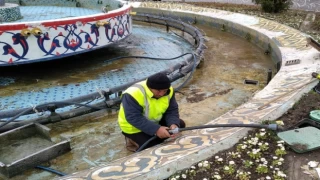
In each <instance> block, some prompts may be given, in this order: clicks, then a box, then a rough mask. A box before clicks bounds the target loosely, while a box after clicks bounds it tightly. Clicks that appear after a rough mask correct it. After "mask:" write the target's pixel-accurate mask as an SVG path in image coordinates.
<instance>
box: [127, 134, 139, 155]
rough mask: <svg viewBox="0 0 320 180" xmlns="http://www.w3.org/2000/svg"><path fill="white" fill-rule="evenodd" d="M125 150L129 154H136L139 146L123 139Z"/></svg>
mask: <svg viewBox="0 0 320 180" xmlns="http://www.w3.org/2000/svg"><path fill="white" fill-rule="evenodd" d="M125 140H126V148H127V149H128V150H129V151H131V152H136V151H137V150H138V149H139V145H138V144H137V143H136V142H134V141H133V140H132V139H130V138H128V137H125Z"/></svg>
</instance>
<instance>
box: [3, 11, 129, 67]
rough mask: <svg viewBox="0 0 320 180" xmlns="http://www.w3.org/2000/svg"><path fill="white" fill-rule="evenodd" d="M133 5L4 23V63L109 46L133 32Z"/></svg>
mask: <svg viewBox="0 0 320 180" xmlns="http://www.w3.org/2000/svg"><path fill="white" fill-rule="evenodd" d="M130 10H131V7H130V6H128V5H126V6H123V7H122V8H120V9H117V10H114V11H110V12H109V13H106V14H104V13H99V14H95V15H91V16H86V17H76V18H69V19H55V20H48V21H33V22H25V23H10V24H1V25H0V48H1V49H3V51H4V52H3V54H2V56H1V57H0V66H12V65H17V64H25V63H33V62H38V61H47V60H52V59H57V58H62V57H66V56H71V55H75V54H79V53H83V52H88V51H91V50H94V49H97V48H101V47H105V46H107V45H110V44H112V43H115V42H117V41H120V40H121V39H124V38H126V37H127V36H129V35H130V34H131V33H132V20H131V15H130V14H129V12H130Z"/></svg>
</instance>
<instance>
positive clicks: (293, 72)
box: [62, 3, 319, 179]
mask: <svg viewBox="0 0 320 180" xmlns="http://www.w3.org/2000/svg"><path fill="white" fill-rule="evenodd" d="M133 6H134V7H135V9H134V10H133V11H137V12H138V13H153V14H157V13H159V14H161V13H163V14H165V15H169V16H172V17H175V18H177V17H180V18H181V19H183V20H188V21H190V22H192V20H195V21H196V22H197V23H207V24H208V25H210V26H212V27H214V28H225V29H224V30H226V31H227V32H229V33H234V34H236V35H238V36H241V37H244V38H246V39H247V40H250V41H251V42H252V43H255V44H257V45H258V46H259V47H261V48H263V49H266V51H267V50H270V53H271V55H272V58H273V61H274V62H275V64H277V67H278V69H279V71H278V72H277V74H276V75H275V76H274V78H273V79H272V81H271V82H270V83H269V84H268V86H266V87H265V88H264V89H263V90H261V91H260V92H258V93H257V94H255V95H254V97H252V99H250V100H249V101H248V102H246V103H245V104H243V105H241V106H239V107H237V108H236V109H234V110H232V111H229V112H227V113H226V114H224V115H222V116H220V117H218V118H216V119H214V120H212V121H211V122H209V124H218V123H221V124H222V123H234V124H235V123H252V122H261V121H262V120H273V119H276V118H278V117H280V116H281V115H282V114H283V113H284V112H286V111H287V110H288V109H289V108H290V107H291V106H292V105H293V104H294V103H295V102H296V101H297V100H298V99H299V98H300V97H301V96H302V95H303V94H304V93H306V92H308V91H309V90H310V89H311V88H312V87H313V86H314V85H315V84H316V83H317V81H312V82H310V81H311V72H314V71H316V70H317V68H318V67H319V62H318V61H317V58H318V57H319V52H318V51H317V50H315V49H314V48H312V47H306V44H307V41H306V36H305V35H304V34H303V33H301V32H299V31H297V30H295V29H292V28H290V27H287V26H285V25H282V24H278V23H276V22H273V21H269V20H266V19H262V18H258V17H253V16H248V15H243V14H238V13H231V12H226V11H220V10H214V9H206V8H197V7H194V6H191V5H190V6H189V5H181V4H176V5H174V4H169V3H134V4H133ZM295 59H300V64H293V65H289V66H285V65H286V63H287V61H292V60H295ZM280 65H281V68H280ZM309 82H310V83H309ZM306 83H309V84H306ZM270 102H271V103H270ZM268 103H270V104H269V105H267V106H266V107H265V108H264V109H262V110H258V108H259V107H262V106H263V105H266V104H268ZM248 130H249V129H243V128H223V129H222V128H220V129H204V130H194V131H189V132H185V133H184V134H183V136H181V137H180V138H178V139H176V140H175V141H174V142H168V143H166V144H162V145H159V146H156V147H153V148H149V149H147V150H144V151H142V152H140V153H135V154H133V155H131V156H128V157H125V158H122V159H119V160H116V161H114V162H111V163H110V164H107V165H105V166H100V167H96V168H92V169H89V170H85V171H81V172H77V173H74V174H73V175H70V176H66V177H63V178H62V179H142V178H144V179H163V178H166V177H168V176H170V175H171V174H173V173H174V172H176V171H177V170H182V169H184V168H187V167H189V166H190V165H192V164H194V163H196V162H198V161H201V160H203V159H206V158H208V157H210V156H212V155H214V154H215V153H217V152H218V151H219V150H223V149H227V148H229V147H231V146H232V145H234V144H235V143H236V142H237V141H238V140H239V139H240V138H242V137H243V136H245V134H246V133H247V131H248Z"/></svg>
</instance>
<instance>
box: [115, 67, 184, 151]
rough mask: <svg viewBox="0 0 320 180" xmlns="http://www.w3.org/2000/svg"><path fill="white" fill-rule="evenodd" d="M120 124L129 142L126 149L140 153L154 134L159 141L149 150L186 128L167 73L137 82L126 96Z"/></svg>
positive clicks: (154, 142) (119, 120)
mask: <svg viewBox="0 0 320 180" xmlns="http://www.w3.org/2000/svg"><path fill="white" fill-rule="evenodd" d="M121 101H122V102H121V105H120V111H119V115H118V123H119V126H120V128H121V130H122V134H123V135H124V136H125V139H126V147H127V149H128V150H130V151H136V150H137V149H138V148H139V147H141V146H142V145H143V144H144V143H145V142H146V141H148V140H149V139H150V138H151V137H153V136H154V135H156V136H157V138H156V139H155V140H153V141H151V142H150V143H149V144H148V145H147V146H146V147H145V148H149V147H151V146H154V145H156V144H160V143H162V142H163V141H164V140H165V139H167V138H169V137H174V135H170V134H169V132H168V130H169V129H174V128H177V127H180V128H184V127H185V126H186V125H185V123H184V121H183V120H181V119H180V118H179V108H178V104H177V102H176V99H175V97H174V92H173V88H172V86H171V83H170V80H169V78H168V77H167V76H166V75H165V74H163V73H157V74H155V75H152V76H150V77H149V78H148V79H147V80H145V81H142V82H139V83H136V84H134V85H132V86H131V87H129V88H128V89H127V90H126V91H124V92H123V94H122V99H121Z"/></svg>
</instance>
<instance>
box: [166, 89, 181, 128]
mask: <svg viewBox="0 0 320 180" xmlns="http://www.w3.org/2000/svg"><path fill="white" fill-rule="evenodd" d="M163 118H165V121H166V124H167V126H168V127H170V126H171V125H172V124H175V125H177V127H179V126H180V118H179V106H178V103H177V101H176V98H175V94H173V95H172V98H171V99H170V103H169V107H168V109H167V111H166V112H165V113H164V114H163Z"/></svg>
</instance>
